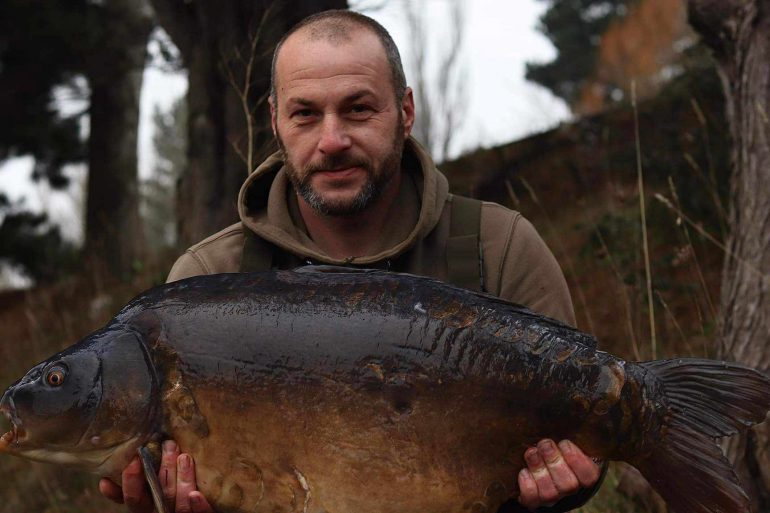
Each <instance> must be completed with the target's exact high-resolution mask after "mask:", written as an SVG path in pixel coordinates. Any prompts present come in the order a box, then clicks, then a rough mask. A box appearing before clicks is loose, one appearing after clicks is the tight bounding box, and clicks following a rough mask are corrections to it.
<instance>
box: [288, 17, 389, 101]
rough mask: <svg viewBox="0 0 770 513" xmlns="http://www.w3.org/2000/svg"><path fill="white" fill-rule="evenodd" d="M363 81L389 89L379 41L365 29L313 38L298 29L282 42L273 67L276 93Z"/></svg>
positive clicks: (383, 52) (386, 67)
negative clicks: (344, 34)
mask: <svg viewBox="0 0 770 513" xmlns="http://www.w3.org/2000/svg"><path fill="white" fill-rule="evenodd" d="M356 81H365V82H369V83H371V84H375V85H378V86H379V88H383V87H388V88H391V89H392V74H391V70H390V65H389V64H388V60H387V57H386V55H385V49H384V48H383V46H382V44H381V43H380V40H379V39H378V38H377V36H376V35H375V34H373V33H372V32H371V31H369V30H366V29H359V28H353V29H351V31H350V32H349V33H348V34H346V37H334V38H328V37H320V38H319V37H313V35H312V32H311V33H308V31H307V30H300V31H298V32H297V33H295V34H292V35H291V36H290V37H289V38H288V39H287V40H286V41H285V42H284V44H283V46H282V47H281V50H280V52H279V54H278V59H277V61H276V66H275V82H276V89H277V92H278V96H279V97H280V96H281V95H282V92H284V91H286V90H292V89H296V88H312V87H327V86H329V87H332V84H334V86H340V85H341V84H345V83H348V82H356Z"/></svg>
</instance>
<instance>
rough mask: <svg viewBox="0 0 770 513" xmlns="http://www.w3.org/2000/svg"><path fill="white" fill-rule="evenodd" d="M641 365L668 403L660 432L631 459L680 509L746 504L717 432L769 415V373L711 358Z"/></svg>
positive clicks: (734, 512)
mask: <svg viewBox="0 0 770 513" xmlns="http://www.w3.org/2000/svg"><path fill="white" fill-rule="evenodd" d="M639 365H640V366H641V367H642V368H643V369H645V370H646V371H647V372H646V374H647V376H646V379H645V381H646V382H647V383H648V384H651V383H652V386H653V387H659V388H660V391H661V392H662V394H663V397H664V399H663V401H662V402H663V403H664V404H665V411H664V414H663V417H664V420H663V426H662V429H661V431H660V433H661V435H660V439H659V440H657V441H655V442H653V443H650V444H649V445H648V446H647V447H645V450H644V451H642V454H643V456H642V457H641V458H640V459H638V460H637V461H630V463H632V464H633V465H634V466H635V467H636V468H637V469H639V471H640V472H641V473H642V475H644V477H645V478H646V479H647V480H648V481H649V483H650V484H651V485H652V487H653V488H655V490H656V491H657V492H658V493H659V494H660V495H661V496H662V497H663V499H664V500H665V501H666V502H667V503H668V505H669V506H670V507H671V508H672V509H673V510H674V511H676V512H678V513H715V512H730V513H738V512H748V511H749V499H748V497H747V496H746V493H745V492H744V491H743V489H742V488H741V486H740V483H739V482H738V477H737V476H736V474H735V471H734V470H733V468H732V465H731V464H730V462H729V461H728V460H727V458H725V456H724V455H723V453H722V450H721V449H720V447H719V446H718V445H717V441H716V439H717V438H719V437H723V436H728V435H733V434H735V433H737V432H738V431H739V430H741V429H743V428H747V427H749V426H751V425H753V424H756V423H758V422H761V421H763V420H764V419H765V416H766V415H767V411H768V409H770V379H769V378H768V377H767V376H766V375H764V374H762V373H761V372H758V371H756V370H754V369H751V368H748V367H744V366H742V365H739V364H735V363H725V362H719V361H714V360H702V359H677V360H661V361H654V362H645V363H641V364H639ZM650 380H651V381H650Z"/></svg>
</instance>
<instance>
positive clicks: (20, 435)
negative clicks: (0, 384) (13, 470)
mask: <svg viewBox="0 0 770 513" xmlns="http://www.w3.org/2000/svg"><path fill="white" fill-rule="evenodd" d="M0 413H2V414H3V416H5V419H6V420H7V423H8V424H10V429H9V430H8V431H6V432H5V434H3V435H2V436H0V452H1V451H5V450H8V449H9V448H11V447H12V446H13V447H18V445H19V442H22V441H23V440H24V439H25V438H26V436H27V433H26V431H25V430H24V428H22V427H21V426H20V424H21V422H20V421H19V420H18V419H17V418H16V417H15V415H14V414H13V409H12V406H8V405H6V404H2V405H0Z"/></svg>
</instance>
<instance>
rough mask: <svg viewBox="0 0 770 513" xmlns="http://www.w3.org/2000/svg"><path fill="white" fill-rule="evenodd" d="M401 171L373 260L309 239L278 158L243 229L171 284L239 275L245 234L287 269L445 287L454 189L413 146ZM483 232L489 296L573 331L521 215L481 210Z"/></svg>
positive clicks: (209, 241) (250, 182) (271, 161)
mask: <svg viewBox="0 0 770 513" xmlns="http://www.w3.org/2000/svg"><path fill="white" fill-rule="evenodd" d="M401 170H402V173H404V176H403V179H402V180H401V187H400V189H399V193H398V195H397V197H396V199H395V201H394V204H393V206H392V207H391V209H390V212H389V214H388V222H387V223H386V229H385V230H384V231H383V233H382V235H381V237H380V239H381V243H380V244H379V245H378V246H377V247H376V248H375V250H374V251H373V252H372V253H371V254H368V255H354V256H351V257H349V258H347V259H344V260H339V259H334V258H332V257H330V256H329V255H326V254H325V253H324V252H323V251H322V250H321V249H320V248H319V247H318V246H317V245H316V244H315V243H314V241H313V239H312V238H311V237H310V235H309V234H308V232H307V229H306V227H305V225H304V222H303V221H302V216H301V215H300V213H299V207H298V201H299V200H298V198H297V194H296V193H295V191H294V189H293V187H292V185H291V182H290V181H289V179H288V177H287V176H286V173H285V170H284V167H283V160H282V156H281V154H280V153H276V154H273V155H272V156H270V157H269V158H268V159H267V160H265V161H264V163H262V164H261V165H260V166H259V167H258V168H257V169H256V170H255V171H254V172H253V173H251V174H250V175H249V177H248V178H247V179H246V181H245V182H244V184H243V186H242V187H241V190H240V193H239V195H238V214H239V216H240V222H238V223H235V224H233V225H231V226H228V227H227V228H225V229H224V230H221V231H219V232H217V233H215V234H213V235H212V236H210V237H208V238H206V239H204V240H203V241H201V242H199V243H198V244H195V245H194V246H192V247H191V248H189V249H188V250H187V251H186V252H185V253H184V254H183V255H182V256H180V257H179V259H178V260H177V261H176V263H175V264H174V266H173V268H172V269H171V272H170V273H169V276H168V281H175V280H179V279H182V278H187V277H190V276H195V275H200V274H214V273H224V272H238V271H239V269H240V266H241V260H242V256H243V247H244V241H245V237H244V233H245V231H246V230H250V231H251V232H253V233H255V234H256V235H258V236H259V237H260V238H261V239H263V240H265V241H267V242H268V243H269V244H271V245H272V246H274V247H275V248H276V251H278V252H280V253H281V254H283V255H286V256H288V258H283V259H282V262H283V264H282V265H280V266H279V267H281V268H290V267H294V266H296V265H302V264H305V263H311V264H331V265H350V264H354V265H356V266H359V267H361V266H363V267H379V268H386V269H390V270H394V271H400V272H409V273H412V274H420V275H426V276H432V277H435V278H438V279H446V277H447V264H446V241H447V238H448V237H449V226H450V223H449V221H450V215H451V208H452V198H453V195H452V194H450V193H449V185H448V182H447V180H446V178H445V177H444V175H443V174H441V172H440V171H439V170H438V169H437V168H436V166H435V164H434V163H433V161H432V160H431V158H430V156H429V155H428V154H427V152H426V151H425V150H424V149H423V148H422V147H421V146H420V145H419V144H418V143H417V142H416V141H415V140H414V139H412V138H409V139H408V140H407V141H406V144H405V146H404V154H403V158H402V163H401ZM479 230H480V231H479V237H480V244H481V253H482V255H483V260H482V262H483V277H484V288H485V290H486V291H488V292H489V293H491V294H494V295H496V296H498V297H501V298H503V299H506V300H508V301H512V302H515V303H519V304H523V305H525V306H527V307H529V308H530V309H532V310H534V311H536V312H539V313H542V314H543V315H547V316H549V317H553V318H555V319H558V320H560V321H562V322H565V323H567V324H570V325H573V326H574V325H575V317H574V312H573V309H572V301H571V299H570V295H569V291H568V289H567V284H566V281H565V279H564V276H563V274H562V272H561V269H560V267H559V265H558V263H557V262H556V259H555V258H554V256H553V254H552V253H551V252H550V250H549V249H548V247H547V246H546V245H545V243H544V242H543V240H542V239H541V238H540V236H539V235H538V233H537V232H536V230H535V229H534V227H533V226H532V224H531V223H529V221H527V220H526V219H525V218H524V217H523V216H522V215H521V214H520V213H518V212H516V211H513V210H509V209H507V208H505V207H502V206H501V205H498V204H495V203H489V202H483V203H482V207H481V221H480V227H479Z"/></svg>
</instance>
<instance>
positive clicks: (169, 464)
mask: <svg viewBox="0 0 770 513" xmlns="http://www.w3.org/2000/svg"><path fill="white" fill-rule="evenodd" d="M158 480H159V481H160V485H161V487H162V488H163V498H164V500H165V502H166V507H167V508H168V510H169V511H171V512H175V513H214V510H213V509H212V507H211V506H210V505H209V503H208V501H207V500H206V498H205V497H204V496H203V494H202V493H200V492H199V491H197V490H198V489H197V483H196V481H195V462H194V461H193V459H192V457H191V456H190V455H189V454H179V448H178V447H177V445H176V443H175V442H174V441H173V440H166V441H165V442H163V454H162V456H161V461H160V471H159V472H158ZM121 485H122V486H118V485H116V484H115V483H113V482H112V481H110V480H109V479H102V480H101V481H99V491H100V492H101V493H102V495H104V496H105V497H107V498H108V499H110V500H112V501H114V502H118V503H124V504H125V505H126V506H128V510H129V511H130V512H131V513H153V512H155V508H154V506H153V503H152V497H151V496H150V492H149V491H148V490H147V487H146V486H145V478H144V472H143V471H142V464H141V462H140V461H139V458H138V457H135V458H134V459H133V460H131V463H129V464H128V466H127V467H126V468H125V470H123V475H122V482H121Z"/></svg>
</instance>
